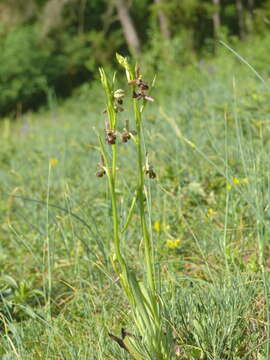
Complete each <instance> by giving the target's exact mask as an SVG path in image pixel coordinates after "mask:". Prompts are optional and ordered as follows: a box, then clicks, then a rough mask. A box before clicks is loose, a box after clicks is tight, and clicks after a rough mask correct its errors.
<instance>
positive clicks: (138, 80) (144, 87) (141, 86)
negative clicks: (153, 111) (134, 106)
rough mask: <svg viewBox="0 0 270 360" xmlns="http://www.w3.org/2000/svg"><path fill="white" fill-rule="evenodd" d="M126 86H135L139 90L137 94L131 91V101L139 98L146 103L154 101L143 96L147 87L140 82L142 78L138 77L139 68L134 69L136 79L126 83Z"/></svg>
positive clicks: (147, 96)
mask: <svg viewBox="0 0 270 360" xmlns="http://www.w3.org/2000/svg"><path fill="white" fill-rule="evenodd" d="M128 85H136V86H138V87H139V89H140V90H139V91H138V92H136V91H135V90H133V93H132V97H133V99H137V100H140V99H141V98H143V99H144V100H147V101H151V102H153V101H154V99H153V98H152V96H149V95H147V94H145V91H147V90H149V86H148V85H147V84H146V83H145V82H143V81H142V76H141V75H140V69H139V67H138V68H137V69H136V79H134V80H130V81H129V82H128Z"/></svg>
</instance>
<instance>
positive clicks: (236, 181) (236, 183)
mask: <svg viewBox="0 0 270 360" xmlns="http://www.w3.org/2000/svg"><path fill="white" fill-rule="evenodd" d="M232 181H233V183H234V184H235V185H239V184H240V182H241V180H240V179H238V178H237V177H235V178H233V179H232Z"/></svg>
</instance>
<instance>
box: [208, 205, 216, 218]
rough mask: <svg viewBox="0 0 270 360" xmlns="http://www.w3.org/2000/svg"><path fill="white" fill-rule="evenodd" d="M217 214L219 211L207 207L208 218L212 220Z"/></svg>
mask: <svg viewBox="0 0 270 360" xmlns="http://www.w3.org/2000/svg"><path fill="white" fill-rule="evenodd" d="M216 216H217V211H215V210H214V209H212V208H209V209H207V216H206V217H207V219H209V220H212V219H213V218H214V217H216Z"/></svg>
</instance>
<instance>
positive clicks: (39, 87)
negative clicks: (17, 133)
mask: <svg viewBox="0 0 270 360" xmlns="http://www.w3.org/2000/svg"><path fill="white" fill-rule="evenodd" d="M119 1H120V0H96V1H93V0H80V1H79V0H78V1H77V0H76V1H75V0H59V1H57V0H42V1H41V0H28V1H27V2H25V1H22V0H2V1H1V2H0V29H1V30H0V35H1V37H0V50H1V52H0V62H1V68H0V115H1V114H2V115H3V114H5V113H7V112H12V113H13V114H14V113H17V114H20V113H21V112H22V111H25V110H27V109H28V108H36V107H37V106H39V105H40V104H42V103H45V102H46V98H47V96H48V94H50V93H52V92H55V93H56V94H57V96H59V97H61V96H67V95H69V94H71V92H72V91H73V89H74V88H75V87H77V86H78V85H80V84H82V83H84V82H88V81H89V80H90V79H92V78H93V77H95V73H96V69H97V66H98V65H105V64H106V65H108V63H111V59H112V57H113V56H114V54H115V51H120V52H121V53H124V54H128V53H129V50H128V49H129V48H130V44H129V43H128V42H129V41H128V40H127V38H126V37H125V36H124V35H125V32H124V28H123V24H122V22H121V21H120V18H119V13H118V10H117V7H116V6H115V4H116V3H117V2H119ZM218 2H219V5H214V0H204V1H201V0H192V1H191V0H185V1H179V0H170V1H164V2H162V1H161V2H160V3H158V2H157V1H154V0H130V1H124V2H123V4H125V6H127V11H128V14H129V16H130V18H131V19H132V21H133V24H134V28H135V30H136V31H137V34H138V38H139V43H140V53H141V54H140V55H139V54H138V53H137V55H138V56H140V57H142V56H143V57H144V63H145V62H147V61H148V62H149V63H151V66H153V65H154V66H157V65H158V64H160V65H161V66H166V64H168V63H172V62H174V63H175V64H177V65H178V66H179V65H185V64H187V63H189V62H190V61H192V60H195V59H197V60H198V59H200V58H201V57H203V56H208V55H211V54H213V53H214V52H215V50H216V47H217V40H218V39H223V40H228V41H229V42H230V43H232V42H234V43H235V42H236V40H237V39H239V38H240V39H241V40H245V39H247V38H249V37H251V36H254V35H263V34H265V33H267V31H268V24H269V21H268V18H269V15H270V2H269V0H249V1H243V0H227V1H224V0H220V1H218ZM239 6H240V8H239ZM160 14H162V16H163V17H164V18H165V20H166V24H167V25H166V26H167V28H166V29H165V36H166V39H165V40H164V38H163V37H164V33H163V32H164V30H163V32H162V28H161V27H160V25H159V19H160ZM214 15H218V17H219V20H218V23H217V24H216V25H215V26H214V20H213V19H214ZM166 31H167V32H166Z"/></svg>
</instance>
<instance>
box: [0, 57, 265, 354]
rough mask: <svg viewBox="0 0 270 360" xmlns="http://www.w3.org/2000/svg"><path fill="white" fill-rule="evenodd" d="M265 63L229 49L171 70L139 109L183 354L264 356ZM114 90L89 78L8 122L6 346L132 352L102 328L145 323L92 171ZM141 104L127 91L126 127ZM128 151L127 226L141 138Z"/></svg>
mask: <svg viewBox="0 0 270 360" xmlns="http://www.w3.org/2000/svg"><path fill="white" fill-rule="evenodd" d="M255 51H256V50H255ZM247 60H248V61H250V64H252V61H253V57H252V56H249V55H248V54H247ZM256 65H258V68H259V70H260V71H262V77H263V79H264V81H265V83H264V82H262V81H261V80H260V79H258V77H257V76H256V75H255V74H254V72H253V71H252V69H250V68H249V67H248V66H247V65H245V64H244V63H243V62H241V61H239V60H238V59H237V58H236V57H235V56H234V55H233V54H231V53H229V52H228V53H227V55H222V56H220V57H218V58H217V59H216V60H213V61H211V62H209V63H208V62H204V63H200V64H199V63H198V64H194V65H190V66H189V67H186V68H185V69H180V68H172V69H163V71H160V72H158V73H157V79H156V83H155V88H154V89H153V91H152V95H153V97H154V98H155V102H153V103H149V104H147V108H146V111H145V113H144V115H143V128H144V141H145V149H146V151H147V153H148V154H149V158H150V160H151V163H152V164H153V166H154V169H155V172H156V174H157V177H156V179H154V180H147V181H146V186H147V188H148V190H149V194H150V196H149V198H148V199H147V203H148V209H150V210H151V211H150V213H149V223H150V224H151V229H152V230H151V237H152V240H153V244H154V252H155V269H156V272H157V274H158V275H157V276H158V279H159V288H160V293H161V296H162V298H163V301H164V304H165V308H166V319H165V320H166V321H167V323H168V324H169V325H170V327H171V328H172V329H173V336H174V340H173V342H174V351H173V354H174V355H173V359H211V360H219V359H220V360H221V359H224V360H225V359H228V360H236V359H239V360H240V359H241V360H243V359H247V360H263V359H265V360H268V359H270V341H269V338H270V319H269V317H270V308H269V286H270V277H269V245H270V243H269V236H270V161H269V152H270V119H269V111H270V105H269V87H268V85H267V83H269V82H268V75H269V74H267V68H266V67H264V63H263V61H262V63H260V61H259V60H258V61H257V62H255V67H256ZM141 69H142V73H143V74H144V78H145V79H146V80H147V81H148V82H150V81H151V79H152V77H151V76H152V75H151V76H150V73H151V71H147V72H145V71H144V67H143V64H141ZM118 78H119V81H120V84H121V86H119V87H122V88H124V89H125V91H126V92H127V93H128V92H129V90H128V86H127V85H126V84H125V82H124V79H123V78H122V77H121V75H120V73H119V74H118ZM104 104H105V97H104V94H103V91H102V88H101V85H100V84H99V83H98V82H94V83H93V84H92V85H91V86H89V87H87V86H84V87H83V88H81V89H80V90H78V91H77V93H75V94H74V96H73V97H72V98H71V99H69V100H67V101H65V102H64V103H58V102H57V100H56V99H54V98H53V97H52V98H50V101H49V104H48V109H46V110H40V111H39V113H26V114H24V115H23V116H22V117H21V118H19V119H18V120H17V121H16V122H12V121H11V120H9V119H8V118H6V119H4V121H2V122H1V133H0V137H1V148H0V240H1V241H0V246H1V253H0V268H1V275H2V276H1V282H0V284H1V288H0V289H1V300H0V301H1V303H0V306H1V312H0V314H1V317H0V322H1V333H2V337H1V346H0V357H1V359H3V360H8V359H22V360H28V359H29V360H30V359H31V360H32V359H33V360H37V359H59V360H60V359H66V360H69V359H70V360H71V359H72V360H75V359H80V360H83V359H85V360H86V359H87V360H89V359H100V360H103V359H111V360H112V359H115V360H116V359H117V360H118V359H130V358H131V357H130V356H129V354H128V353H127V352H126V351H124V349H121V348H120V347H119V346H118V344H117V343H116V342H114V341H112V339H111V338H110V337H109V335H108V333H113V334H115V335H116V336H120V333H121V328H122V327H123V328H125V329H127V330H128V331H131V332H136V330H135V329H134V324H133V321H132V318H131V316H130V304H129V303H128V302H127V300H126V297H125V295H124V292H123V290H122V288H121V286H120V283H119V281H118V277H117V275H116V274H115V272H114V270H113V267H112V253H113V240H112V238H113V234H112V209H111V203H110V198H109V192H108V185H107V181H106V177H102V178H98V177H96V176H95V173H96V171H97V170H98V162H99V153H98V151H97V148H98V137H97V133H101V134H103V133H104V130H103V129H104V118H105V117H104V116H106V115H104V114H102V111H103V110H104V107H105V105H104ZM132 117H133V115H132V112H131V108H130V107H129V106H128V105H127V107H126V110H125V112H123V113H122V114H121V115H120V121H122V122H123V123H124V120H125V119H129V120H130V123H131V125H130V126H131V127H132V126H134V125H133V124H134V123H133V118H132ZM118 152H119V164H118V166H117V174H118V178H119V183H118V187H117V198H118V202H119V204H120V210H119V211H120V214H119V216H120V223H121V224H122V225H123V224H124V223H125V219H126V218H127V213H128V209H129V206H130V204H131V201H132V196H133V193H134V189H135V187H136V181H135V173H136V162H134V157H135V147H134V144H133V143H132V142H128V143H127V144H119V147H118ZM138 224H139V212H138V209H137V208H135V210H134V213H133V215H132V219H131V223H130V226H129V228H128V230H127V231H126V232H125V233H124V237H123V243H122V249H123V252H124V253H125V254H126V259H127V262H128V263H129V265H130V266H131V267H132V268H133V269H134V271H135V272H136V273H137V274H138V276H139V277H142V276H143V273H144V267H145V266H144V259H143V256H142V253H143V249H142V244H141V234H140V229H139V225H138ZM153 360H155V359H153Z"/></svg>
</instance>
